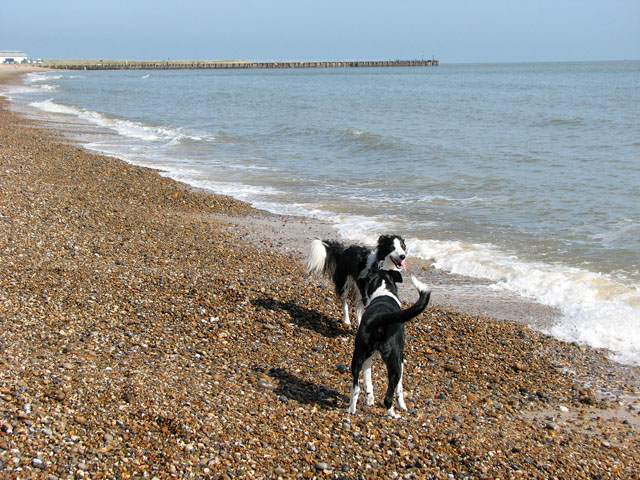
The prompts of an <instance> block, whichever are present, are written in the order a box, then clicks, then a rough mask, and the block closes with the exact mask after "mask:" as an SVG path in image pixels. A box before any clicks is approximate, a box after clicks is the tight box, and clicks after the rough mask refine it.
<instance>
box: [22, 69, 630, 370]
mask: <svg viewBox="0 0 640 480" xmlns="http://www.w3.org/2000/svg"><path fill="white" fill-rule="evenodd" d="M10 96H11V98H12V99H13V100H14V102H15V103H16V104H17V105H18V106H21V108H28V109H31V110H32V111H33V110H34V109H35V110H37V111H39V112H46V113H47V115H48V116H49V117H50V118H52V119H57V120H59V121H64V122H67V123H70V124H72V125H74V128H75V131H76V135H78V136H79V137H82V138H83V139H85V140H88V141H89V142H90V144H89V146H90V147H91V148H94V149H96V150H98V151H101V152H107V153H110V154H114V155H116V156H119V157H121V158H124V159H126V160H128V161H131V162H133V163H136V164H141V165H146V166H150V167H154V168H157V169H160V170H162V171H164V172H166V173H165V174H166V175H169V176H171V177H172V178H175V179H177V180H181V181H183V182H187V183H189V184H192V185H195V186H199V187H205V188H208V189H211V190H213V191H215V192H219V193H224V194H228V195H232V196H234V197H237V198H239V199H242V200H247V201H249V202H251V203H253V204H254V205H256V206H257V207H260V208H265V209H268V210H271V211H273V212H277V213H294V214H301V215H307V216H312V217H317V218H321V219H324V220H328V221H330V222H332V223H333V224H335V225H336V226H337V228H338V229H339V231H340V232H341V234H342V235H343V236H344V237H345V239H349V240H358V241H364V242H366V243H368V244H372V243H373V242H374V240H375V238H376V237H377V235H378V234H379V233H382V232H390V231H393V232H399V233H402V234H403V235H404V236H405V237H406V238H407V239H409V242H408V243H409V247H410V250H411V254H412V255H413V256H419V257H424V258H427V259H433V260H434V261H435V265H436V267H437V268H441V269H444V270H447V271H451V272H454V273H460V274H465V275H468V276H472V277H477V278H483V279H489V280H490V281H491V282H492V289H493V290H494V291H495V292H496V293H499V292H500V291H504V290H508V291H511V292H516V293H517V294H520V295H523V296H527V297H532V298H535V299H536V301H538V302H540V303H543V304H546V305H550V306H554V307H557V308H559V309H560V311H561V312H562V315H563V317H562V319H561V320H560V321H559V322H558V324H556V325H554V326H553V327H551V328H550V331H549V333H551V334H553V335H556V336H557V337H560V338H562V339H565V340H570V341H578V342H583V343H586V344H589V345H591V346H595V347H606V348H609V349H611V350H612V351H613V352H615V358H616V359H618V360H620V361H622V362H626V363H635V364H640V62H621V63H549V64H508V65H507V64H499V65H452V66H447V65H443V66H440V67H438V68H434V67H430V68H406V69H404V68H390V69H327V70H324V69H319V70H315V69H314V70H282V71H274V70H247V71H236V70H226V71H151V72H145V71H124V72H60V73H58V72H49V73H45V74H34V75H30V76H29V77H28V82H27V86H26V87H24V88H21V89H19V90H14V91H12V92H10Z"/></svg>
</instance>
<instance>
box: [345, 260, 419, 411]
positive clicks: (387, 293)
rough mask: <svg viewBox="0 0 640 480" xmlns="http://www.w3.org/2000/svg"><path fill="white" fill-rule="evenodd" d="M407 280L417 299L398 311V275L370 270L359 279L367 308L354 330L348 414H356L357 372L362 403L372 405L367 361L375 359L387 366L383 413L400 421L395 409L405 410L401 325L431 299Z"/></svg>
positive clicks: (415, 315) (397, 273) (371, 385)
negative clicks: (362, 391) (356, 328)
mask: <svg viewBox="0 0 640 480" xmlns="http://www.w3.org/2000/svg"><path fill="white" fill-rule="evenodd" d="M411 281H412V282H413V285H414V286H415V287H416V289H417V290H418V294H419V297H418V300H417V301H416V303H414V304H413V306H411V307H409V308H407V309H405V310H402V309H401V308H402V307H401V304H400V300H399V299H398V288H397V287H396V283H402V275H401V274H400V273H399V272H397V271H395V270H392V271H386V270H375V269H374V270H371V271H370V272H369V273H368V274H367V276H366V277H364V278H361V279H360V282H361V283H362V284H363V285H362V286H363V289H364V292H365V293H364V295H365V298H366V301H367V307H366V310H365V313H364V315H363V316H362V322H361V323H360V326H359V328H358V332H357V333H356V339H355V347H354V350H353V359H352V360H351V374H352V376H353V384H352V387H351V399H350V401H349V409H348V411H349V413H350V414H354V413H355V412H356V404H357V402H358V395H359V394H360V383H359V379H360V372H362V376H363V379H364V391H365V404H366V405H373V403H374V398H373V384H372V382H371V360H372V358H373V357H374V356H379V357H380V358H381V359H382V361H383V362H384V363H385V365H386V367H387V378H388V382H389V383H388V386H387V392H386V394H385V397H384V406H385V407H386V409H387V413H388V414H389V415H390V416H391V417H393V418H400V415H398V414H397V413H396V412H395V409H394V398H395V406H396V407H397V408H399V409H402V410H405V411H406V410H407V406H406V405H405V403H404V391H403V389H402V372H403V365H404V353H403V352H404V341H405V331H404V324H405V323H406V322H408V321H409V320H411V319H412V318H415V317H417V316H418V315H420V314H421V313H422V312H423V311H424V309H425V308H427V305H428V304H429V298H430V297H431V290H430V289H429V287H427V285H425V284H424V283H422V282H421V281H420V280H418V279H417V278H416V277H414V276H413V275H411Z"/></svg>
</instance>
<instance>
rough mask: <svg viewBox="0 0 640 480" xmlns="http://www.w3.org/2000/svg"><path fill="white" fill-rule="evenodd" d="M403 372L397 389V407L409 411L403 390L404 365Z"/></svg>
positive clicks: (402, 366)
mask: <svg viewBox="0 0 640 480" xmlns="http://www.w3.org/2000/svg"><path fill="white" fill-rule="evenodd" d="M400 365H401V368H402V370H401V371H400V381H399V382H398V386H397V387H396V407H398V408H399V409H400V410H404V411H405V412H406V411H407V405H406V404H405V403H404V389H403V388H402V377H403V376H404V365H403V364H400Z"/></svg>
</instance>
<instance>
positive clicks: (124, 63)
mask: <svg viewBox="0 0 640 480" xmlns="http://www.w3.org/2000/svg"><path fill="white" fill-rule="evenodd" d="M439 64H440V62H439V61H438V60H436V59H435V58H434V59H431V60H353V61H331V62H330V61H318V62H252V61H249V60H219V61H218V60H161V61H153V60H150V61H136V60H46V61H45V62H44V63H43V64H42V66H43V67H46V68H55V69H63V70H198V69H258V68H263V69H274V68H357V67H366V68H371V67H437V66H438V65H439Z"/></svg>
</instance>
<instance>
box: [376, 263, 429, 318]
mask: <svg viewBox="0 0 640 480" xmlns="http://www.w3.org/2000/svg"><path fill="white" fill-rule="evenodd" d="M411 282H413V286H414V287H416V289H417V290H418V293H419V295H420V296H419V297H418V300H417V301H416V303H414V304H413V305H412V306H411V307H409V308H407V309H405V310H400V311H399V312H393V313H386V314H383V315H380V316H379V317H377V318H375V319H372V321H371V323H370V324H369V325H370V326H371V328H379V327H385V326H386V325H391V324H392V323H406V322H408V321H409V320H411V319H413V318H415V317H417V316H418V315H420V314H421V313H422V312H423V311H424V309H425V308H427V305H429V299H430V298H431V289H430V288H429V287H428V286H427V285H426V284H424V283H423V282H421V281H420V280H418V279H417V278H416V277H414V276H413V275H411Z"/></svg>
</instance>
